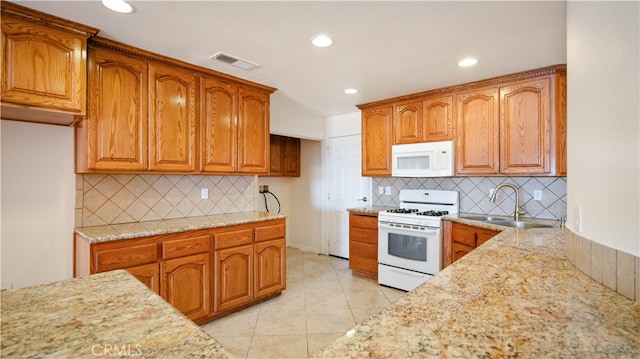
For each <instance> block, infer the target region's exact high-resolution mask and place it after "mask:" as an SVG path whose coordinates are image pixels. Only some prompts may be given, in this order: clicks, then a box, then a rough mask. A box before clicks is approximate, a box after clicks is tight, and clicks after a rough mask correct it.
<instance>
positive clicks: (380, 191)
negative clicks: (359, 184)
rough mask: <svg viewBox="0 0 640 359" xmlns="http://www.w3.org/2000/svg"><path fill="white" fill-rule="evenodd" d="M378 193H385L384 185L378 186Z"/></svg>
mask: <svg viewBox="0 0 640 359" xmlns="http://www.w3.org/2000/svg"><path fill="white" fill-rule="evenodd" d="M378 194H384V187H382V186H378Z"/></svg>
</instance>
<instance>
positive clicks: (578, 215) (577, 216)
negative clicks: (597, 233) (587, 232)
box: [573, 203, 582, 233]
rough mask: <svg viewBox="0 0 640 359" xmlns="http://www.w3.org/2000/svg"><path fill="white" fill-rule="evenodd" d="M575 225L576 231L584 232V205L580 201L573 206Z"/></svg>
mask: <svg viewBox="0 0 640 359" xmlns="http://www.w3.org/2000/svg"><path fill="white" fill-rule="evenodd" d="M573 227H574V228H573V229H574V230H575V231H576V232H578V233H582V205H581V204H579V203H576V204H575V205H574V206H573Z"/></svg>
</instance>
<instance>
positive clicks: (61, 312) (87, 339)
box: [0, 270, 231, 358]
mask: <svg viewBox="0 0 640 359" xmlns="http://www.w3.org/2000/svg"><path fill="white" fill-rule="evenodd" d="M0 299H1V307H0V308H1V317H2V318H1V319H0V323H1V331H2V336H1V338H2V343H1V346H0V348H1V352H2V357H19V358H36V357H37V358H40V357H51V358H61V357H64V358H67V357H83V358H93V357H100V356H102V357H110V356H131V357H143V358H187V357H188V358H230V357H231V355H230V354H229V353H228V352H227V351H226V350H225V349H223V348H222V346H221V345H220V344H219V343H218V342H217V341H216V340H215V339H213V338H211V337H210V336H209V335H207V334H206V333H205V332H204V331H203V330H202V329H200V327H198V326H197V325H196V324H194V323H193V322H192V321H190V320H189V319H188V318H187V317H185V316H184V315H182V314H181V313H180V312H178V311H177V310H176V309H175V308H173V307H172V306H171V305H169V304H168V303H167V302H165V301H164V300H163V299H162V298H161V297H159V296H158V295H157V294H155V293H153V292H152V291H150V290H149V289H148V288H147V287H146V286H145V285H144V284H142V283H141V282H139V281H138V280H137V279H136V278H135V277H133V276H132V275H130V274H129V273H128V272H126V271H124V270H116V271H111V272H105V273H100V274H95V275H91V276H88V277H84V278H76V279H69V280H64V281H59V282H54V283H49V284H43V285H38V286H33V287H28V288H22V289H14V290H4V291H2V292H0ZM116 351H118V353H119V355H114V353H116ZM109 354H111V355H109Z"/></svg>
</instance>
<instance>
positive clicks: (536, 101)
mask: <svg viewBox="0 0 640 359" xmlns="http://www.w3.org/2000/svg"><path fill="white" fill-rule="evenodd" d="M550 86H551V81H550V79H549V78H541V79H536V80H532V81H525V82H520V83H516V84H513V85H510V86H504V87H501V88H500V148H501V151H500V172H501V173H504V174H523V173H525V174H531V173H550V172H551V161H552V160H553V159H552V156H551V151H554V146H553V145H554V144H553V143H552V142H551V130H552V123H551V108H550V96H549V91H550Z"/></svg>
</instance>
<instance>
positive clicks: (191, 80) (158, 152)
mask: <svg viewBox="0 0 640 359" xmlns="http://www.w3.org/2000/svg"><path fill="white" fill-rule="evenodd" d="M195 89H196V78H195V76H194V75H193V74H191V73H190V72H187V71H183V70H179V69H176V68H172V67H168V66H161V65H149V95H150V96H149V98H150V106H149V109H150V110H149V162H150V163H149V167H150V169H151V170H154V171H168V172H172V171H180V172H192V171H195V169H196V167H195V154H196V112H195Z"/></svg>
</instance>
